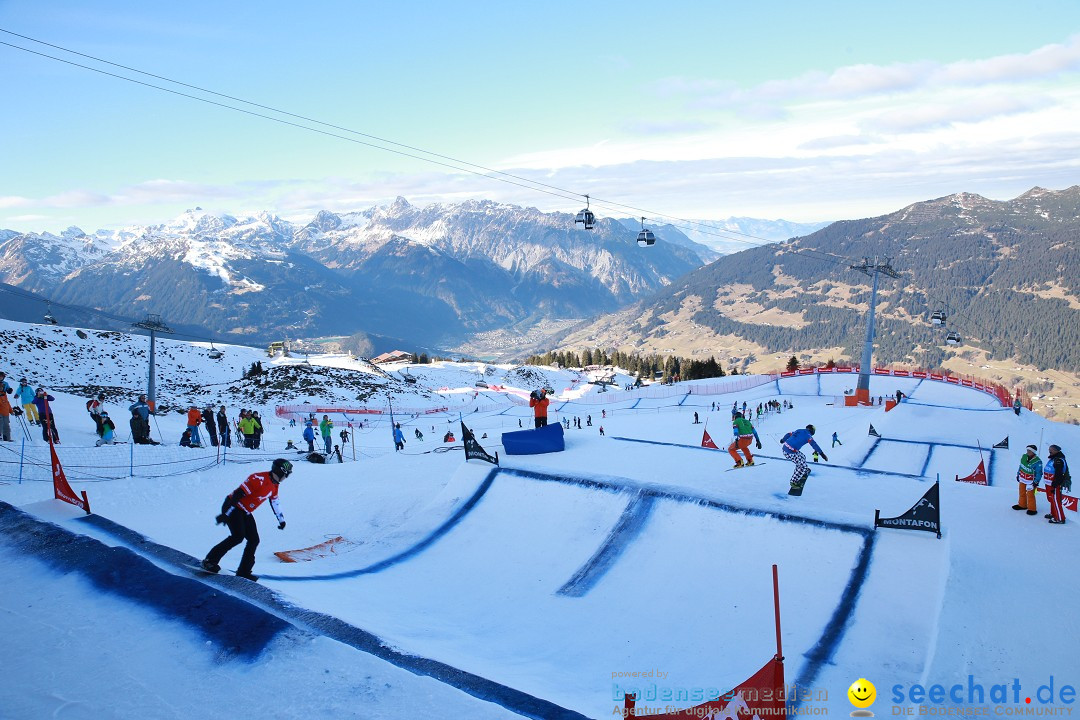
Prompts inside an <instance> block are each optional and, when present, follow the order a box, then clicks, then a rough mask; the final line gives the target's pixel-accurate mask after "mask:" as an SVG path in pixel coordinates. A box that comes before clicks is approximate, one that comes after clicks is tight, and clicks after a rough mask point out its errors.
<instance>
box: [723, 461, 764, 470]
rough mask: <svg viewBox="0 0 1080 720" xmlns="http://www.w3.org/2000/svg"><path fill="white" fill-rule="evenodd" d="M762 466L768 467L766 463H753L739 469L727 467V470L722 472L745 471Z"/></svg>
mask: <svg viewBox="0 0 1080 720" xmlns="http://www.w3.org/2000/svg"><path fill="white" fill-rule="evenodd" d="M762 465H768V463H759V462H756V463H754V464H753V465H740V466H739V467H729V468H728V469H727V470H725V471H724V472H731V471H732V470H745V469H746V468H752V467H761V466H762Z"/></svg>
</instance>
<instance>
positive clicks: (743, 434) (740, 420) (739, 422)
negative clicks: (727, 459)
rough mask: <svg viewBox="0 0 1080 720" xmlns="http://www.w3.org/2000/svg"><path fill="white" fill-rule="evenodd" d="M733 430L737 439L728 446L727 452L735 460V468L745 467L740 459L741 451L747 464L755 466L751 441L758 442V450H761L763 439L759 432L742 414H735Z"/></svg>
mask: <svg viewBox="0 0 1080 720" xmlns="http://www.w3.org/2000/svg"><path fill="white" fill-rule="evenodd" d="M731 430H732V432H733V433H734V434H735V439H734V440H733V441H732V442H731V444H730V445H728V449H727V451H728V453H729V454H730V455H731V457H732V458H733V459H734V460H735V467H737V468H741V467H742V466H743V465H744V463H743V461H742V459H741V458H740V457H739V450H742V452H743V455H745V456H746V463H745V464H746V465H753V464H754V456H753V455H751V454H750V441H751V440H754V441H756V442H757V449H758V450H760V449H761V438H760V437H758V434H757V430H755V429H754V426H753V425H752V424H751V423H750V421H749V420H747V419H746V418H744V417H743V414H742V413H741V412H737V413H735V419H734V420H732V421H731Z"/></svg>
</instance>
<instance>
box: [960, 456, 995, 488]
mask: <svg viewBox="0 0 1080 720" xmlns="http://www.w3.org/2000/svg"><path fill="white" fill-rule="evenodd" d="M956 480H957V481H958V482H966V483H971V484H973V485H989V484H990V483H988V482H987V481H986V465H985V464H984V463H983V461H982V460H980V461H979V467H977V468H975V472H973V473H971V474H970V475H968V476H967V477H960V476H959V475H957V476H956Z"/></svg>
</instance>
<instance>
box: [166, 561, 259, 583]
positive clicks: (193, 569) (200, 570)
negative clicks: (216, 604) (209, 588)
mask: <svg viewBox="0 0 1080 720" xmlns="http://www.w3.org/2000/svg"><path fill="white" fill-rule="evenodd" d="M183 565H184V567H186V568H187V569H188V570H190V571H191V572H193V573H195V574H196V575H202V576H203V577H206V576H210V575H224V576H226V577H228V576H230V575H231V576H233V577H240V576H239V575H237V574H236V571H235V570H226V569H225V568H222V569H221V570H219V571H218V572H216V573H214V572H210V571H209V570H207V569H205V568H204V567H203V566H202V565H188V564H187V563H183ZM243 579H244V580H248V581H249V582H259V581H258V580H251V579H250V578H243Z"/></svg>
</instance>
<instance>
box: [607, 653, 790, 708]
mask: <svg viewBox="0 0 1080 720" xmlns="http://www.w3.org/2000/svg"><path fill="white" fill-rule="evenodd" d="M623 697H624V699H623V713H622V714H623V717H639V716H640V717H650V718H655V720H683V718H686V719H689V718H695V719H696V720H700V719H701V718H711V717H716V718H740V719H741V718H746V719H747V720H749V718H753V717H760V718H781V719H784V718H787V698H786V697H785V689H784V663H783V661H782V660H780V659H779V658H776V657H774V658H772V659H771V660H769V662H767V663H765V667H763V668H761V669H760V670H758V671H757V672H756V673H755V674H754V676H753V677H751V678H750V679H749V680H747V681H746V682H744V683H743V684H741V685H739V686H738V687H736V688H734V689H733V690H730V691H728V692H727V693H724V694H723V695H721V696H720V697H719V698H717V699H716V700H710V701H709V702H707V703H704V704H701V705H695V706H694V707H690V708H686V709H685V710H679V711H678V712H672V713H666V714H663V715H657V714H656V713H655V712H653V708H650V707H648V706H644V707H640V708H639V707H637V702H636V699H635V698H634V697H632V696H630V695H625V696H623Z"/></svg>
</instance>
